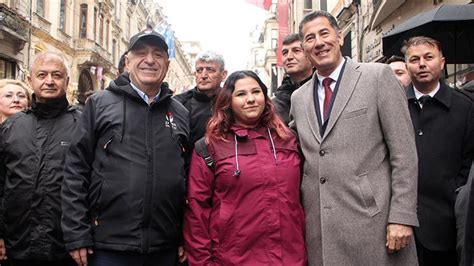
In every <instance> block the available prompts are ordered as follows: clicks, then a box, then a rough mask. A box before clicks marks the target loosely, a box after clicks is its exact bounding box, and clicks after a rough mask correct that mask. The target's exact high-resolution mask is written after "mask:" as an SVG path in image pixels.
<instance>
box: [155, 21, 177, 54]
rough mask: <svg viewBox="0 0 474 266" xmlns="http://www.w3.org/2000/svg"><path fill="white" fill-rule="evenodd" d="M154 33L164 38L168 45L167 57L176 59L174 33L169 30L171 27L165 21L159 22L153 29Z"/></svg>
mask: <svg viewBox="0 0 474 266" xmlns="http://www.w3.org/2000/svg"><path fill="white" fill-rule="evenodd" d="M154 30H155V31H156V32H158V33H160V34H161V35H163V37H165V42H166V44H167V45H168V56H169V58H170V59H171V58H176V47H175V44H174V33H173V30H172V29H171V26H170V25H168V23H166V21H163V22H161V23H160V24H159V25H158V26H156V27H155V29H154Z"/></svg>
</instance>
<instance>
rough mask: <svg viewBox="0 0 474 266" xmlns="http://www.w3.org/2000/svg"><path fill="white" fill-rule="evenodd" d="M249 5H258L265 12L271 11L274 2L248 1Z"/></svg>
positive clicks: (267, 0) (266, 0)
mask: <svg viewBox="0 0 474 266" xmlns="http://www.w3.org/2000/svg"><path fill="white" fill-rule="evenodd" d="M247 3H249V4H252V5H256V6H258V7H260V8H263V9H265V10H269V9H270V7H271V6H272V0H247Z"/></svg>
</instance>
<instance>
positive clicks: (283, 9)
mask: <svg viewBox="0 0 474 266" xmlns="http://www.w3.org/2000/svg"><path fill="white" fill-rule="evenodd" d="M277 12H278V13H277V15H278V48H277V49H278V52H277V65H278V66H282V65H283V58H282V54H281V47H282V46H283V39H285V37H286V36H287V35H288V34H289V33H290V31H289V28H288V0H278V9H277Z"/></svg>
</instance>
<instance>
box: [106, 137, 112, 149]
mask: <svg viewBox="0 0 474 266" xmlns="http://www.w3.org/2000/svg"><path fill="white" fill-rule="evenodd" d="M112 140H114V138H110V139H109V140H108V141H107V142H106V143H105V144H104V150H107V147H108V146H109V144H110V143H111V142H112Z"/></svg>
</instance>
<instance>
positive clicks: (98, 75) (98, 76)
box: [96, 66, 104, 80]
mask: <svg viewBox="0 0 474 266" xmlns="http://www.w3.org/2000/svg"><path fill="white" fill-rule="evenodd" d="M103 70H104V68H103V67H101V66H98V67H97V69H96V77H97V80H102V72H103Z"/></svg>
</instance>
